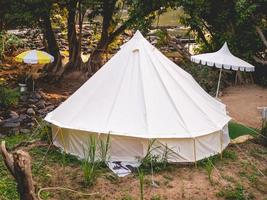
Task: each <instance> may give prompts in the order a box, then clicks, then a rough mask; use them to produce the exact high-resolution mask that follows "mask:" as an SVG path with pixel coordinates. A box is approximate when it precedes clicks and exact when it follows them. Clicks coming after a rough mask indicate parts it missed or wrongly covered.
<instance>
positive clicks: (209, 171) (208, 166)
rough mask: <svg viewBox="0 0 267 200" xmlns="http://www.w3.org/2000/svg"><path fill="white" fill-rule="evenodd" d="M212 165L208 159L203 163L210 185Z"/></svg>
mask: <svg viewBox="0 0 267 200" xmlns="http://www.w3.org/2000/svg"><path fill="white" fill-rule="evenodd" d="M213 168H214V167H213V164H212V161H211V160H210V159H208V160H207V162H206V163H205V170H206V172H207V174H208V178H209V181H210V183H212V179H211V173H212V171H213Z"/></svg>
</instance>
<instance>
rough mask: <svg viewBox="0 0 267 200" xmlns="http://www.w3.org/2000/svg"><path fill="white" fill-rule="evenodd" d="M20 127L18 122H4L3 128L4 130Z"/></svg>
mask: <svg viewBox="0 0 267 200" xmlns="http://www.w3.org/2000/svg"><path fill="white" fill-rule="evenodd" d="M19 126H20V122H6V123H4V125H3V127H5V128H17V127H19Z"/></svg>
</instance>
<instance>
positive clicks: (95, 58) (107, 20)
mask: <svg viewBox="0 0 267 200" xmlns="http://www.w3.org/2000/svg"><path fill="white" fill-rule="evenodd" d="M115 4H116V0H105V1H104V5H103V13H102V16H103V25H102V32H101V38H100V40H99V42H98V44H97V46H96V48H95V49H94V51H93V52H92V54H91V55H90V58H89V60H88V61H87V63H86V71H87V72H88V73H89V74H91V75H92V74H94V73H95V72H96V71H97V70H98V69H100V67H101V66H102V65H103V54H104V52H105V51H106V49H107V47H108V44H109V43H110V42H111V40H110V35H109V34H110V33H109V30H110V25H111V21H112V15H113V13H114V9H115Z"/></svg>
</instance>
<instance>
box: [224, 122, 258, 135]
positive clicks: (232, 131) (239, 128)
mask: <svg viewBox="0 0 267 200" xmlns="http://www.w3.org/2000/svg"><path fill="white" fill-rule="evenodd" d="M228 127H229V135H230V138H231V139H235V138H237V137H239V136H241V135H252V136H253V137H255V136H257V134H256V133H255V132H254V131H253V130H255V131H257V130H256V129H253V128H252V129H253V130H251V129H250V128H248V127H246V126H244V125H242V124H238V123H236V122H230V123H229V125H228Z"/></svg>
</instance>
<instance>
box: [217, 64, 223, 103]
mask: <svg viewBox="0 0 267 200" xmlns="http://www.w3.org/2000/svg"><path fill="white" fill-rule="evenodd" d="M221 77H222V68H221V69H220V74H219V80H218V84H217V90H216V98H218V95H219V90H220V83H221Z"/></svg>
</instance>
